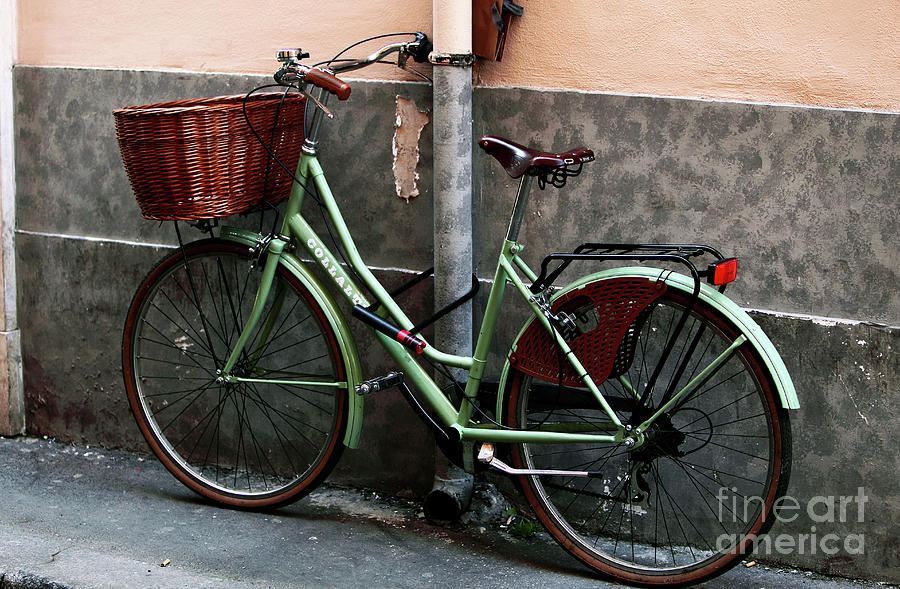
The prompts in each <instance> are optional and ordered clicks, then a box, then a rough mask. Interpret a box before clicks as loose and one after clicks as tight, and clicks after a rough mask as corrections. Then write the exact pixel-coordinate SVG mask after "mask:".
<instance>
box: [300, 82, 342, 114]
mask: <svg viewBox="0 0 900 589" xmlns="http://www.w3.org/2000/svg"><path fill="white" fill-rule="evenodd" d="M300 94H302V95H304V96H306V97H307V98H308V99H310V100H312V101H313V104H315V105H316V108H318V109H319V110H321V111H322V112H323V113H325V116H326V117H328V118H329V119H333V118H334V113H333V112H331V110H329V108H328V107H327V106H325V105H324V104H322V101H321V100H319V99H318V98H316V97H315V96H313V95H312V94H311V93H309V92H308V91H306V90H305V89H302V88H301V89H300Z"/></svg>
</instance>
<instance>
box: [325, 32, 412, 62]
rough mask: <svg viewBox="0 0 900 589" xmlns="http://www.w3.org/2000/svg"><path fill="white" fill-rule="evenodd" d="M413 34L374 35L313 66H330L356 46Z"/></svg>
mask: <svg viewBox="0 0 900 589" xmlns="http://www.w3.org/2000/svg"><path fill="white" fill-rule="evenodd" d="M415 34H416V33H415V32H412V33H385V34H383V35H374V36H372V37H368V38H366V39H362V40H361V41H357V42H356V43H353V44H351V45H347V46H346V47H344V48H343V49H341V50H340V51H339V52H338V53H337V55H335V56H334V57H332V58H331V59H329V60H328V61H321V62H319V63H317V64H315V65H316V66H320V65H323V64H324V65H330V64H332V63H333V62H335V61H337V60H338V58H339V57H340V56H342V55H343V54H345V53H347V52H348V51H349V50H351V49H353V48H354V47H357V46H359V45H362V44H363V43H368V42H369V41H374V40H375V39H385V38H387V37H406V36H409V35H413V36H415ZM346 61H353V60H346ZM314 67H315V66H314Z"/></svg>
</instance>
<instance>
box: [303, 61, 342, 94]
mask: <svg viewBox="0 0 900 589" xmlns="http://www.w3.org/2000/svg"><path fill="white" fill-rule="evenodd" d="M303 79H304V81H305V82H306V83H308V84H312V85H313V86H318V87H319V88H324V89H325V90H328V91H329V92H331V93H332V94H334V95H335V96H337V97H338V100H347V99H348V98H350V84H348V83H347V82H345V81H343V80H341V79H340V78H338V77H337V76H335V75H334V74H329V73H328V72H326V71H323V70H320V69H316V68H314V67H313V68H309V69H308V70H307V71H306V75H305V76H304V78H303Z"/></svg>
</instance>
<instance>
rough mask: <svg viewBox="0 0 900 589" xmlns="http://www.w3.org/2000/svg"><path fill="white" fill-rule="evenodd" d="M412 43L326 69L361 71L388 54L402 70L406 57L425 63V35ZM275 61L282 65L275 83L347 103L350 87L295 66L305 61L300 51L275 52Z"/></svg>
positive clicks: (387, 47)
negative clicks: (303, 85)
mask: <svg viewBox="0 0 900 589" xmlns="http://www.w3.org/2000/svg"><path fill="white" fill-rule="evenodd" d="M413 34H414V35H415V40H413V41H409V42H405V43H391V44H389V45H385V46H384V47H382V48H381V49H379V50H378V51H375V52H374V53H372V54H371V55H369V56H368V57H366V58H365V59H360V60H355V61H349V62H344V63H336V64H334V65H331V64H330V63H329V64H328V67H330V69H331V70H332V71H334V72H336V73H341V72H350V71H354V70H358V69H362V68H364V67H366V66H369V65H371V64H373V63H379V62H381V60H383V59H384V58H385V57H387V56H388V55H390V54H391V53H398V54H399V58H398V63H397V65H398V66H400V67H403V66H404V64H405V63H406V59H407V58H408V57H412V58H413V60H414V61H416V62H418V63H423V62H426V61H428V54H429V53H431V50H432V49H433V46H432V44H431V42H430V41H429V40H428V36H427V35H426V34H425V33H413ZM277 57H278V60H279V61H281V62H283V63H284V65H282V66H281V68H280V69H279V70H278V71H277V72H275V81H276V82H277V83H279V84H282V85H287V86H289V85H292V84H294V83H297V82H299V83H306V84H312V85H314V86H317V87H319V88H323V89H325V90H327V91H328V92H330V93H332V94H334V95H335V96H337V97H338V100H347V99H348V98H349V97H350V90H351V88H350V85H349V84H347V82H344V81H343V80H341V79H340V78H338V77H337V76H335V75H334V74H332V73H330V72H327V71H325V70H323V69H319V68H317V67H309V66H306V65H302V64H300V63H299V60H300V59H303V58H304V57H309V55H308V54H305V53H303V52H302V51H301V50H300V49H296V50H292V49H291V50H282V51H279V52H278V56H277Z"/></svg>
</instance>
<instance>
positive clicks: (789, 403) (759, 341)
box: [496, 268, 800, 415]
mask: <svg viewBox="0 0 900 589" xmlns="http://www.w3.org/2000/svg"><path fill="white" fill-rule="evenodd" d="M634 276H638V277H642V278H647V279H649V280H660V279H661V280H664V281H665V283H666V285H667V286H668V287H669V288H675V289H678V290H681V291H684V292H686V293H692V292H693V291H694V280H693V279H692V278H690V277H687V276H684V275H681V274H676V273H674V272H668V273H666V274H664V277H663V278H660V270H659V269H658V268H613V269H611V270H605V271H603V272H598V273H596V274H591V275H589V276H585V277H584V278H581V279H579V280H577V281H576V282H573V283H571V284H569V285H567V286H565V287H564V288H563V289H562V290H560V291H559V292H558V293H556V294H555V295H554V296H553V297H552V299H551V302H552V301H553V300H556V299H557V298H559V297H561V296H564V295H566V294H567V293H569V292H571V291H573V290H576V289H579V288H582V287H584V286H585V285H586V284H589V283H592V282H595V281H598V280H609V279H611V278H623V277H634ZM700 299H702V300H703V301H704V302H705V303H707V304H709V305H710V306H711V307H713V308H714V309H716V310H717V311H719V312H720V313H722V315H724V316H725V317H727V318H728V319H729V320H730V321H731V322H732V323H734V324H735V325H737V326H738V327H739V328H740V329H741V332H742V333H744V335H746V336H747V339H748V340H749V342H750V344H751V345H752V346H753V347H754V348H755V349H756V351H757V352H759V355H760V357H761V358H762V360H763V362H765V364H766V366H767V367H768V368H769V371H770V373H771V374H772V377H773V378H774V380H775V388H776V390H777V391H778V397H779V398H780V399H781V405H782V407H784V408H785V409H799V408H800V401H799V400H798V399H797V392H796V390H795V389H794V383H793V381H792V380H791V377H790V375H789V374H788V371H787V368H786V367H785V365H784V361H783V360H782V359H781V356H780V355H779V354H778V352H777V351H776V350H775V346H774V345H772V342H771V341H770V340H769V338H768V336H766V334H765V333H764V332H763V330H762V329H761V328H760V327H759V325H757V324H756V322H755V321H753V319H751V318H750V316H749V315H748V314H747V312H746V311H744V310H743V309H741V308H740V307H738V306H737V304H735V303H734V302H733V301H732V300H731V299H729V298H728V297H726V296H725V295H723V294H721V293H720V292H719V291H717V290H715V289H714V288H712V287H710V286H708V285H706V284H703V283H701V285H700ZM532 320H533V318H532V319H529V320H528V321H527V322H526V323H525V326H524V327H522V329H521V330H520V331H519V334H518V335H517V336H516V339H515V342H514V343H513V345H512V347H511V349H510V353H512V351H513V350H515V349H516V345H517V344H518V341H519V338H520V337H522V334H523V333H524V332H525V330H526V329H527V328H528V326H529V325H530V324H531V321H532ZM509 369H510V363H509V357H508V356H507V360H506V363H505V364H504V365H503V371H502V372H501V374H500V386H499V389H498V391H499V392H498V395H497V408H496V410H497V413H496V415H503V406H504V396H505V395H506V379H507V376H508V375H509Z"/></svg>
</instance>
